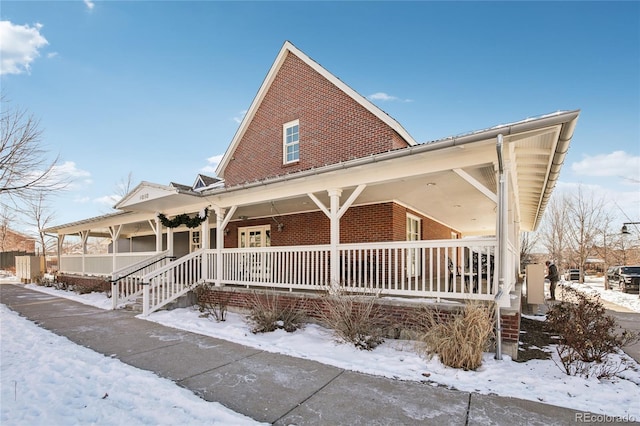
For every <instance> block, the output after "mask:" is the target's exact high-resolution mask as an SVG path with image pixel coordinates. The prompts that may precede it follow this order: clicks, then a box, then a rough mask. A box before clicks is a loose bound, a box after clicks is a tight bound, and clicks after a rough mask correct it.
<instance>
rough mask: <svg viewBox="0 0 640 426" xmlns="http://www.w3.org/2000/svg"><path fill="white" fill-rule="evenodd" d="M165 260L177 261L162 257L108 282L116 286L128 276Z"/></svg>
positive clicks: (169, 257)
mask: <svg viewBox="0 0 640 426" xmlns="http://www.w3.org/2000/svg"><path fill="white" fill-rule="evenodd" d="M165 259H170V260H176V259H177V257H176V256H164V257H161V258H159V259H156V260H154V261H153V262H151V263H147V264H146V265H144V266H141V267H140V268H138V269H136V270H134V271H131V272H129V273H128V274H125V275H122V276H120V277H118V278H116V279H111V280H109V282H110V283H111V284H116V283H117V282H118V281H120V280H121V279H124V278H127V277H129V276H131V275H133V274H135V273H136V272H140V271H142V270H143V269H145V268H148V267H149V266H151V265H155V264H156V263H158V262H162V261H163V260H165Z"/></svg>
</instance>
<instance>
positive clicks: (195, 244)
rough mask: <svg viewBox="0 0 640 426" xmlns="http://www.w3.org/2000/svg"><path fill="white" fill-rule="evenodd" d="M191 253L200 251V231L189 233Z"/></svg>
mask: <svg viewBox="0 0 640 426" xmlns="http://www.w3.org/2000/svg"><path fill="white" fill-rule="evenodd" d="M189 242H190V243H189V253H193V252H194V251H196V250H200V246H201V244H200V231H194V230H193V229H191V230H190V231H189Z"/></svg>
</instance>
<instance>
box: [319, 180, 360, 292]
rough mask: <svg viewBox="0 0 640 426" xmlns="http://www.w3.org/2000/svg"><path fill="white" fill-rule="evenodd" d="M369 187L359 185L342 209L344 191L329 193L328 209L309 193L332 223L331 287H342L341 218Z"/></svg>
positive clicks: (335, 189)
mask: <svg viewBox="0 0 640 426" xmlns="http://www.w3.org/2000/svg"><path fill="white" fill-rule="evenodd" d="M366 187H367V185H358V186H357V187H356V189H355V190H354V191H353V192H352V193H351V195H350V196H349V198H348V199H347V201H345V203H344V205H343V206H342V207H340V196H341V195H342V189H339V188H334V189H330V190H328V191H327V194H329V198H330V201H331V204H330V208H329V209H327V207H326V206H325V205H324V204H323V203H322V201H320V200H319V199H318V197H316V196H315V195H313V194H312V193H308V194H307V196H308V197H309V198H311V200H312V201H313V202H314V203H316V205H317V206H318V207H319V208H320V210H322V211H323V212H324V214H325V215H326V216H327V217H328V218H329V220H330V223H331V225H330V226H331V242H330V244H331V247H330V252H329V253H330V256H331V270H330V276H329V279H330V280H331V283H330V285H331V286H338V285H340V259H339V255H340V253H339V250H338V246H339V245H340V218H341V217H342V216H343V215H344V214H345V213H346V212H347V210H348V209H349V207H351V205H352V204H353V203H354V202H355V201H356V199H357V198H358V197H359V196H360V194H362V191H364V190H365V188H366Z"/></svg>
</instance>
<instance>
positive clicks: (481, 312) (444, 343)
mask: <svg viewBox="0 0 640 426" xmlns="http://www.w3.org/2000/svg"><path fill="white" fill-rule="evenodd" d="M416 322H417V327H418V329H417V331H416V336H415V337H416V339H417V340H418V342H420V343H419V345H418V351H419V352H420V353H422V354H423V355H425V356H428V357H432V356H433V355H438V357H439V358H440V361H441V362H442V363H443V364H444V365H446V366H449V367H453V368H462V369H464V370H475V369H477V368H478V367H480V365H482V355H483V353H484V351H485V350H486V349H487V348H488V345H489V342H490V341H491V339H492V338H493V337H494V328H493V327H494V308H493V306H487V305H484V304H480V303H474V302H468V303H467V304H466V306H465V307H464V309H463V310H462V311H460V312H458V313H455V314H452V315H451V317H450V318H449V319H448V320H445V321H443V320H442V317H441V315H440V314H439V312H438V311H436V310H433V309H423V310H422V311H421V313H420V314H419V316H418V319H417V321H416Z"/></svg>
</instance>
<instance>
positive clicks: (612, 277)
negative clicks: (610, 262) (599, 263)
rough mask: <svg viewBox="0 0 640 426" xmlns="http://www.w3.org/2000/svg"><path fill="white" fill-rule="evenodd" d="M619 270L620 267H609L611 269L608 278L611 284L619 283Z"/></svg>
mask: <svg viewBox="0 0 640 426" xmlns="http://www.w3.org/2000/svg"><path fill="white" fill-rule="evenodd" d="M619 269H620V266H609V269H607V276H606V279H607V282H608V283H609V284H611V283H617V282H618V270H619Z"/></svg>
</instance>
